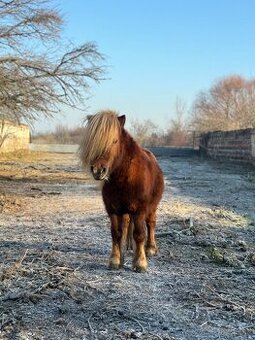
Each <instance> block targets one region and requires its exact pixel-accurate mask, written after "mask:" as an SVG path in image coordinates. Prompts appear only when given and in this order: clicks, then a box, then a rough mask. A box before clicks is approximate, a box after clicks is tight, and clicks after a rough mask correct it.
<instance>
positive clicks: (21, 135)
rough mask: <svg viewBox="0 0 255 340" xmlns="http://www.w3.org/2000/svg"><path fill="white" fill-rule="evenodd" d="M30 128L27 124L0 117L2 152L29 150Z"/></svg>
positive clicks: (0, 148)
mask: <svg viewBox="0 0 255 340" xmlns="http://www.w3.org/2000/svg"><path fill="white" fill-rule="evenodd" d="M29 141H30V129H29V127H28V126H27V125H25V124H15V123H13V122H10V121H8V120H3V119H0V153H3V152H13V151H17V150H28V146H29Z"/></svg>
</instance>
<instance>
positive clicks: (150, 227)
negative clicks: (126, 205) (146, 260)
mask: <svg viewBox="0 0 255 340" xmlns="http://www.w3.org/2000/svg"><path fill="white" fill-rule="evenodd" d="M146 225H147V244H146V255H147V256H153V255H156V254H157V250H158V249H157V245H156V240H155V226H156V212H155V211H152V212H151V213H150V214H149V216H148V217H147V219H146Z"/></svg>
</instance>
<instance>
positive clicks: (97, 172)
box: [90, 165, 108, 181]
mask: <svg viewBox="0 0 255 340" xmlns="http://www.w3.org/2000/svg"><path fill="white" fill-rule="evenodd" d="M90 170H91V173H92V175H93V177H94V179H95V180H97V181H102V180H104V179H105V178H106V177H107V173H108V170H107V168H106V167H97V166H94V165H91V167H90Z"/></svg>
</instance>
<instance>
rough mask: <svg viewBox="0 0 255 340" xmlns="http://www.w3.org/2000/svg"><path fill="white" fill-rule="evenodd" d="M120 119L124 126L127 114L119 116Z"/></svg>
mask: <svg viewBox="0 0 255 340" xmlns="http://www.w3.org/2000/svg"><path fill="white" fill-rule="evenodd" d="M118 120H119V123H120V126H121V127H122V128H123V127H124V125H125V121H126V116H125V115H123V116H119V117H118Z"/></svg>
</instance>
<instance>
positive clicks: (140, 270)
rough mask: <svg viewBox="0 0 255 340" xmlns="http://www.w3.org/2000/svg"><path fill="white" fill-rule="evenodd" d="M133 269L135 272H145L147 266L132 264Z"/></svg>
mask: <svg viewBox="0 0 255 340" xmlns="http://www.w3.org/2000/svg"><path fill="white" fill-rule="evenodd" d="M134 271H135V272H137V273H145V272H147V266H145V267H144V266H134Z"/></svg>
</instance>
